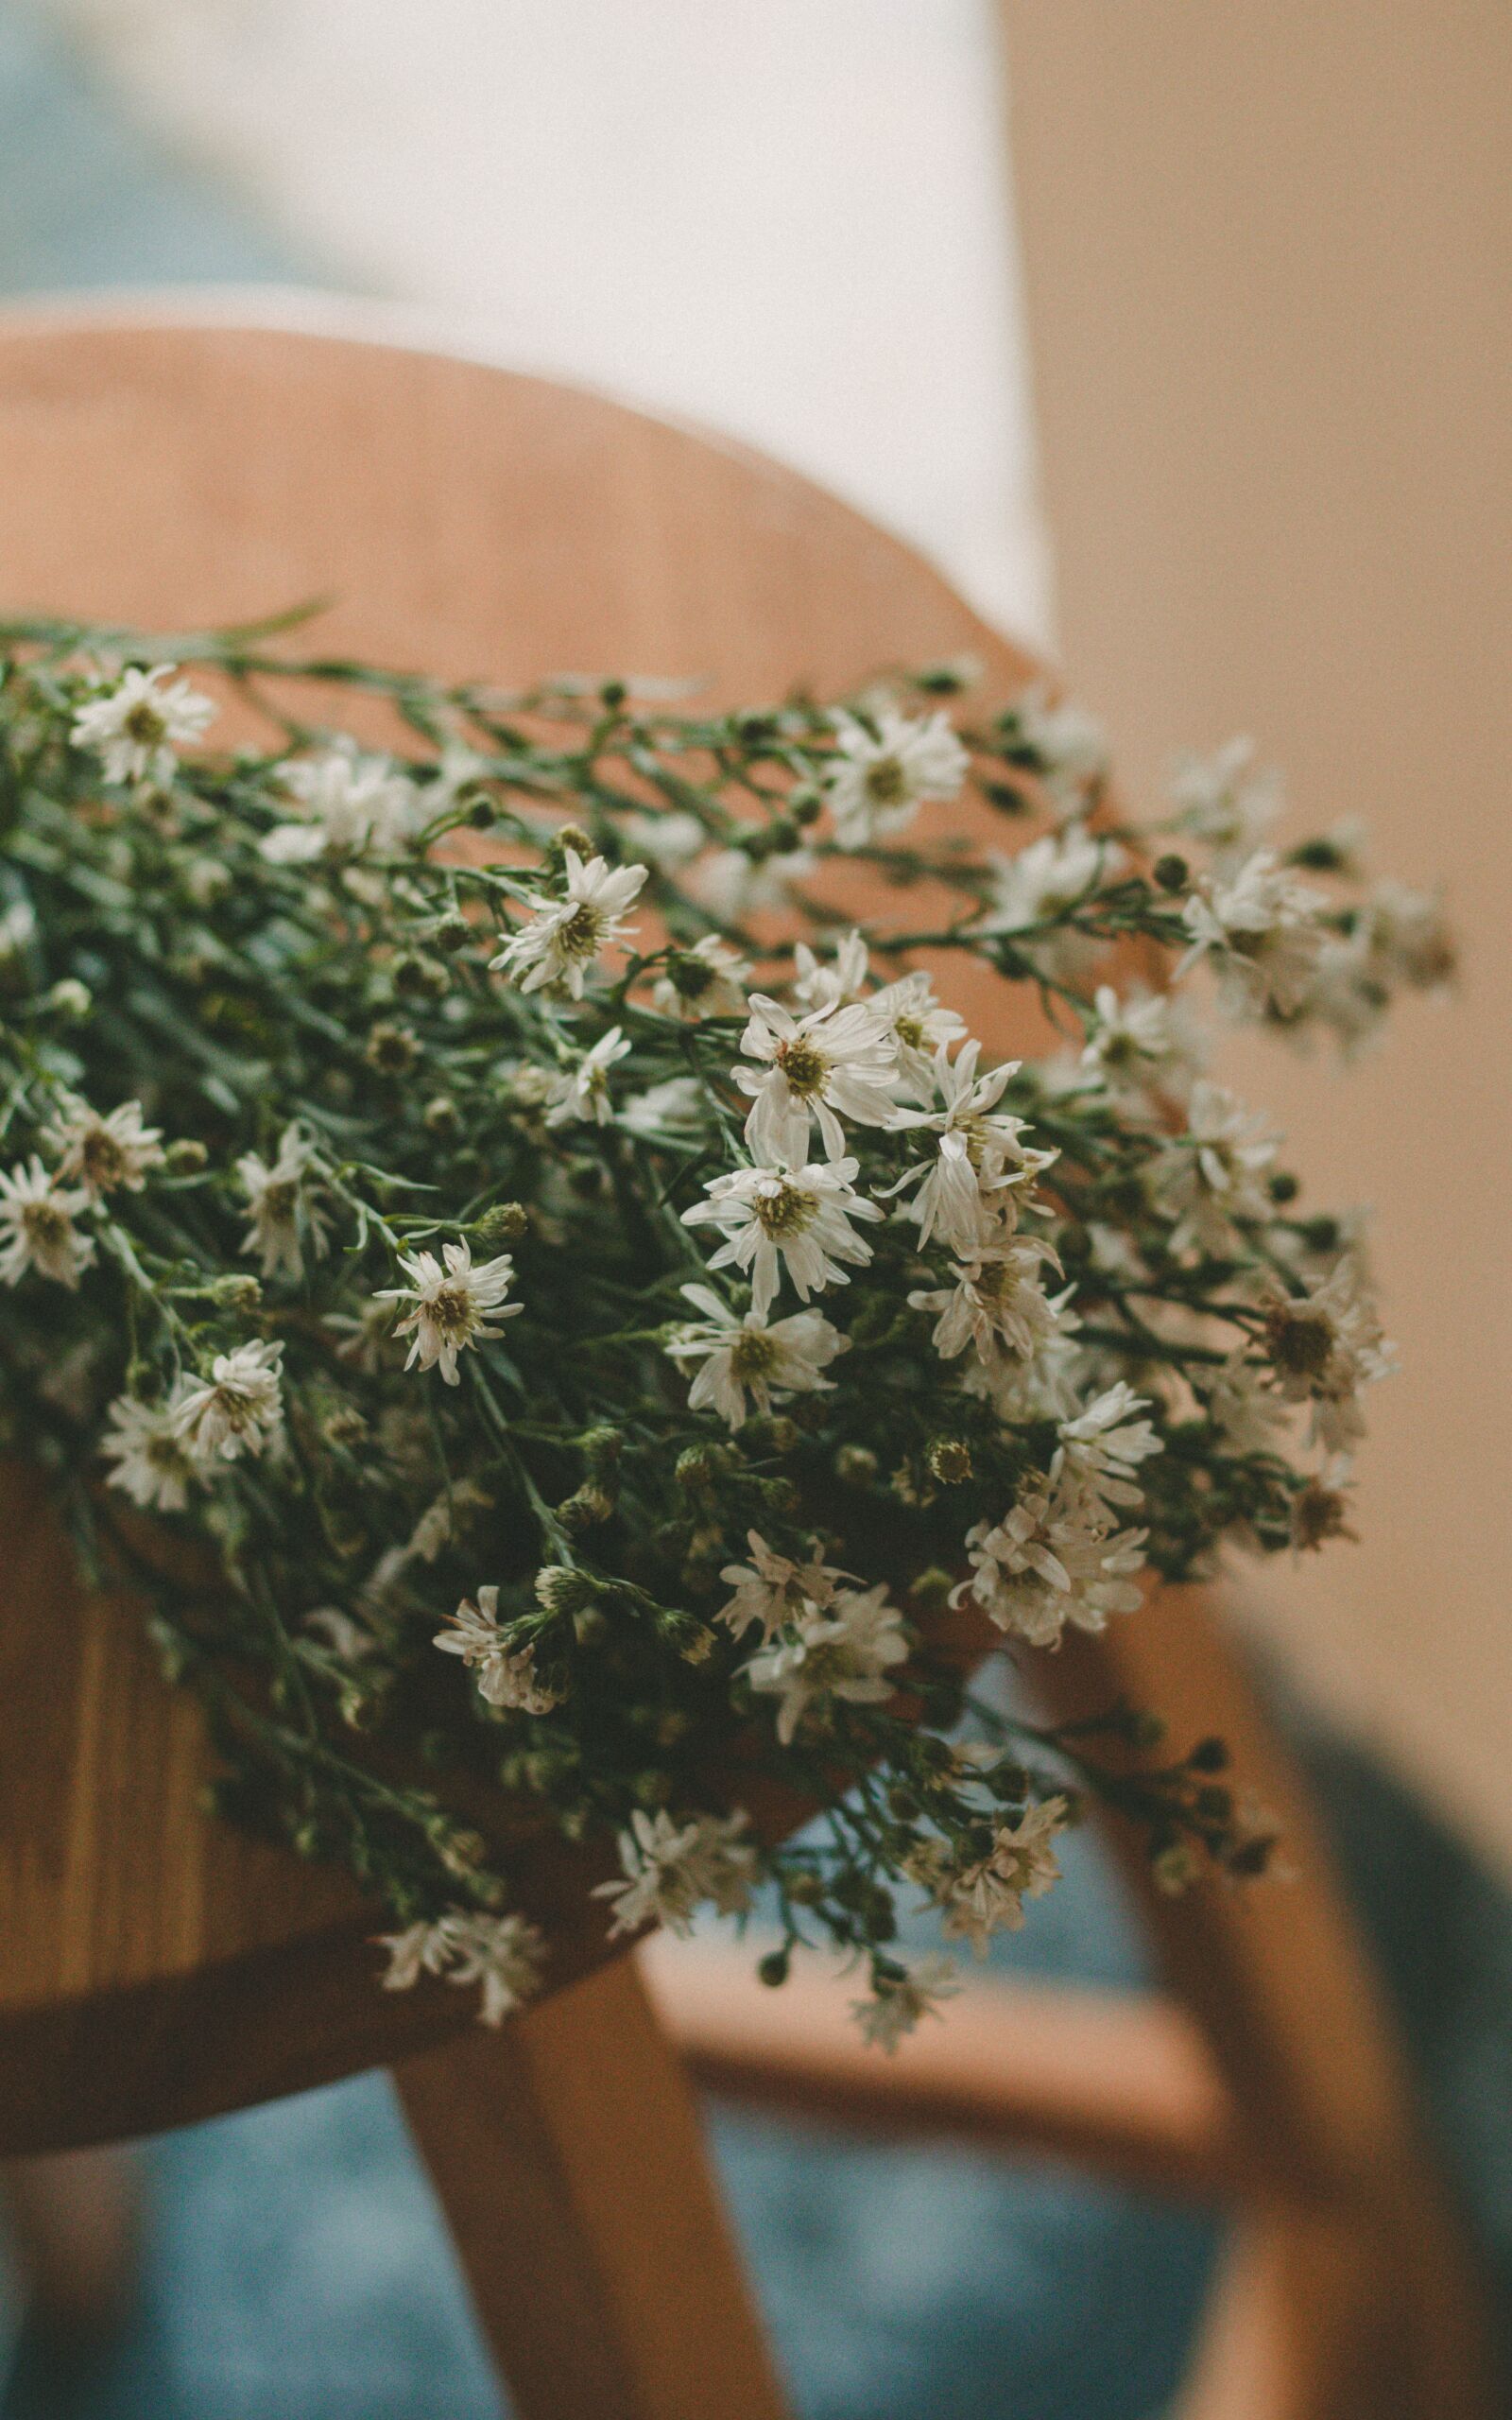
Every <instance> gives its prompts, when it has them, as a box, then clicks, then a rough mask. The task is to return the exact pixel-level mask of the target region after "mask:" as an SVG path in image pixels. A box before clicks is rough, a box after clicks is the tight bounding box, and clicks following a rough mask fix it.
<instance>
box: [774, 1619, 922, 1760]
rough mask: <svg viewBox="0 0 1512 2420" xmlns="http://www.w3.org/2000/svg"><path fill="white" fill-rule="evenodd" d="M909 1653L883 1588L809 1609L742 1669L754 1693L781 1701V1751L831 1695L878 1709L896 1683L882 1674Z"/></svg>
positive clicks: (779, 1712)
mask: <svg viewBox="0 0 1512 2420" xmlns="http://www.w3.org/2000/svg"><path fill="white" fill-rule="evenodd" d="M907 1654H908V1641H907V1639H906V1638H905V1636H904V1635H903V1617H902V1614H900V1613H899V1612H898V1610H897V1608H896V1606H893V1605H890V1604H889V1603H888V1602H887V1590H886V1585H885V1583H882V1584H880V1585H879V1586H877V1587H875V1588H868V1589H864V1590H859V1591H853V1592H850V1593H847V1594H843V1595H836V1596H833V1597H832V1598H831V1599H830V1601H829V1603H828V1605H825V1606H818V1605H808V1606H806V1607H805V1608H804V1610H803V1611H802V1612H801V1613H800V1614H799V1615H798V1616H797V1618H796V1619H795V1620H793V1621H792V1622H790V1623H789V1624H788V1625H787V1627H786V1628H785V1629H784V1630H783V1632H782V1634H780V1636H778V1637H777V1638H775V1639H773V1640H771V1641H769V1642H768V1644H767V1645H766V1646H765V1647H763V1648H760V1649H758V1651H757V1652H756V1653H755V1654H754V1655H753V1656H752V1657H751V1659H750V1661H749V1663H748V1664H747V1665H744V1666H743V1667H742V1669H743V1670H744V1672H745V1674H746V1676H747V1680H748V1681H749V1683H750V1685H751V1687H752V1688H753V1689H754V1690H756V1691H757V1692H758V1693H759V1694H760V1695H762V1696H764V1697H775V1698H776V1699H777V1700H778V1707H777V1736H778V1737H779V1739H780V1740H781V1741H782V1745H783V1747H784V1748H785V1747H787V1746H789V1745H790V1744H791V1741H792V1738H793V1735H794V1733H795V1732H796V1731H797V1729H798V1726H799V1721H800V1720H802V1718H803V1716H804V1715H805V1714H806V1713H807V1712H808V1709H809V1707H810V1706H811V1705H828V1704H829V1703H832V1701H833V1700H834V1699H836V1698H841V1699H844V1700H845V1701H846V1702H847V1703H849V1704H851V1705H878V1704H880V1703H882V1702H883V1701H884V1700H885V1699H886V1698H890V1697H891V1696H892V1695H893V1693H894V1684H893V1683H892V1682H891V1681H889V1680H888V1679H887V1677H886V1675H887V1673H888V1671H889V1670H890V1669H891V1668H892V1666H893V1665H895V1664H902V1663H903V1662H904V1661H905V1660H906V1657H907Z"/></svg>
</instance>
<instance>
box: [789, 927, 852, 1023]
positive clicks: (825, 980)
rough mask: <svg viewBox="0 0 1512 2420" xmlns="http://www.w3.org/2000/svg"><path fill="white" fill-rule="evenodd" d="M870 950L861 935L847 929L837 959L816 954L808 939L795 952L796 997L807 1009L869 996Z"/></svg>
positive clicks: (828, 1007) (794, 978) (799, 944)
mask: <svg viewBox="0 0 1512 2420" xmlns="http://www.w3.org/2000/svg"><path fill="white" fill-rule="evenodd" d="M869 964H870V954H869V952H868V948H867V944H866V942H864V941H863V939H862V937H861V935H860V934H859V933H856V932H851V933H847V935H846V937H845V939H844V941H843V942H841V943H840V945H839V947H838V949H837V950H836V951H835V953H834V956H833V959H821V958H816V956H815V954H814V952H813V950H811V949H810V947H809V945H808V943H807V942H799V943H798V946H797V948H796V949H795V950H794V952H793V966H794V975H793V997H794V998H795V999H796V1000H801V1001H802V1003H803V1006H804V1007H805V1008H806V1009H834V1008H838V1007H839V1006H840V1005H841V1003H842V1002H843V1001H846V1000H862V999H865V998H866V996H867V972H868V966H869Z"/></svg>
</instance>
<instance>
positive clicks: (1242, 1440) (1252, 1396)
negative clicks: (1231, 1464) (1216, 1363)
mask: <svg viewBox="0 0 1512 2420" xmlns="http://www.w3.org/2000/svg"><path fill="white" fill-rule="evenodd" d="M1203 1400H1204V1403H1205V1405H1206V1409H1207V1413H1208V1418H1209V1419H1210V1420H1211V1423H1212V1425H1213V1426H1214V1428H1216V1430H1217V1431H1218V1434H1219V1436H1220V1437H1221V1438H1222V1439H1223V1441H1224V1443H1225V1444H1226V1445H1228V1446H1229V1448H1230V1450H1231V1451H1232V1452H1234V1453H1236V1454H1274V1453H1277V1452H1279V1451H1280V1434H1281V1432H1282V1431H1283V1430H1284V1429H1285V1428H1286V1426H1287V1425H1288V1419H1289V1414H1288V1408H1287V1405H1286V1403H1285V1402H1284V1400H1283V1399H1282V1398H1281V1397H1280V1395H1278V1394H1277V1392H1275V1390H1274V1388H1273V1387H1272V1386H1271V1385H1270V1383H1269V1378H1268V1374H1267V1373H1266V1372H1265V1371H1264V1370H1260V1369H1257V1368H1256V1367H1255V1365H1254V1363H1253V1362H1251V1361H1249V1360H1247V1359H1246V1352H1245V1348H1244V1346H1243V1345H1241V1346H1240V1348H1239V1350H1238V1351H1237V1352H1236V1353H1232V1354H1230V1355H1229V1359H1228V1360H1227V1361H1226V1362H1224V1364H1223V1366H1222V1368H1221V1369H1219V1370H1217V1371H1215V1372H1214V1374H1213V1376H1212V1379H1211V1383H1210V1384H1209V1385H1208V1386H1206V1387H1205V1389H1204V1392H1203Z"/></svg>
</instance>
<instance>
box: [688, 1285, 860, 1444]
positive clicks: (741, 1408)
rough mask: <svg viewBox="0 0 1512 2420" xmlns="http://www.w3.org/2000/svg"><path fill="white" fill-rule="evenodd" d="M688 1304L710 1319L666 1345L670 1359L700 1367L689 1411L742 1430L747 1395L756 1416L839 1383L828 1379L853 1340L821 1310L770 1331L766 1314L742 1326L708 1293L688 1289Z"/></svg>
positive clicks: (779, 1323)
mask: <svg viewBox="0 0 1512 2420" xmlns="http://www.w3.org/2000/svg"><path fill="white" fill-rule="evenodd" d="M681 1291H682V1293H683V1295H684V1296H685V1297H686V1299H687V1300H688V1301H689V1302H690V1303H693V1304H695V1305H696V1307H697V1308H698V1309H699V1310H701V1311H702V1312H703V1314H704V1317H703V1318H702V1320H701V1321H698V1322H696V1323H695V1324H691V1325H689V1326H687V1327H684V1328H679V1330H678V1333H677V1334H676V1336H674V1337H673V1338H672V1339H671V1340H669V1342H668V1344H667V1347H666V1350H667V1354H668V1357H669V1358H670V1359H672V1360H674V1361H677V1362H679V1363H681V1364H682V1365H684V1366H685V1367H691V1365H692V1364H693V1363H695V1362H699V1363H701V1365H702V1366H701V1368H699V1369H698V1370H697V1372H696V1374H695V1377H694V1381H693V1384H692V1386H691V1387H690V1389H689V1391H688V1409H689V1410H690V1411H717V1412H718V1414H719V1416H720V1418H721V1419H722V1420H724V1421H726V1422H728V1424H729V1426H730V1428H731V1429H736V1428H740V1427H742V1426H744V1425H745V1420H746V1414H747V1400H746V1398H747V1394H748V1395H749V1397H750V1399H751V1402H752V1403H754V1405H755V1407H756V1409H757V1411H758V1412H761V1413H765V1412H768V1411H770V1409H771V1408H772V1404H773V1401H774V1399H777V1398H785V1397H786V1396H788V1395H795V1394H815V1393H819V1392H827V1391H828V1390H829V1389H830V1388H832V1387H833V1384H834V1381H833V1378H827V1377H825V1375H824V1372H825V1371H826V1370H827V1369H828V1368H829V1366H830V1364H831V1362H832V1361H833V1360H834V1358H835V1357H836V1356H837V1355H838V1354H841V1353H847V1352H849V1351H850V1348H851V1340H850V1338H849V1337H846V1336H842V1335H841V1334H840V1331H839V1329H838V1328H836V1327H832V1325H831V1324H830V1322H829V1321H828V1320H827V1319H826V1318H825V1317H824V1316H823V1314H822V1312H819V1311H794V1312H793V1313H792V1314H791V1315H790V1316H789V1317H788V1318H787V1319H785V1320H776V1321H774V1322H772V1324H771V1325H770V1326H768V1325H767V1322H766V1319H765V1314H763V1315H761V1316H758V1314H757V1313H756V1312H755V1311H747V1313H746V1315H745V1317H744V1319H740V1318H737V1317H736V1315H735V1313H734V1312H733V1311H731V1310H730V1309H728V1308H727V1307H726V1305H724V1304H723V1303H722V1302H721V1301H720V1299H719V1297H718V1295H717V1294H716V1293H715V1292H714V1291H713V1288H712V1287H709V1286H684V1287H683V1288H681Z"/></svg>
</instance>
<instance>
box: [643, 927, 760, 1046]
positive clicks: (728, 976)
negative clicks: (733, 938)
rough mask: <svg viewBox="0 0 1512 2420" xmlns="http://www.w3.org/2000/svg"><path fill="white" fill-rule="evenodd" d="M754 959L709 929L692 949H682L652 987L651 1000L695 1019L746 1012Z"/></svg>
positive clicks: (664, 1011) (669, 1013) (687, 1019)
mask: <svg viewBox="0 0 1512 2420" xmlns="http://www.w3.org/2000/svg"><path fill="white" fill-rule="evenodd" d="M749 974H750V961H749V959H745V958H742V957H741V954H740V952H739V950H738V949H736V948H734V947H733V946H732V944H731V943H730V942H727V941H724V940H722V939H721V937H720V935H719V934H718V933H705V935H704V937H703V939H702V941H698V942H694V944H693V947H692V948H691V949H679V951H678V952H677V953H676V955H675V956H674V957H673V958H672V959H670V960H669V961H668V964H667V969H666V972H665V974H664V975H660V976H658V977H657V979H656V981H655V983H654V984H653V985H652V987H651V1004H652V1006H653V1008H658V1009H660V1010H661V1011H662V1015H663V1016H668V1017H681V1018H682V1019H683V1020H684V1022H685V1023H690V1024H691V1023H694V1022H696V1020H697V1019H698V1018H700V1017H739V1016H744V1015H745V1013H746V981H747V977H748V976H749Z"/></svg>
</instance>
